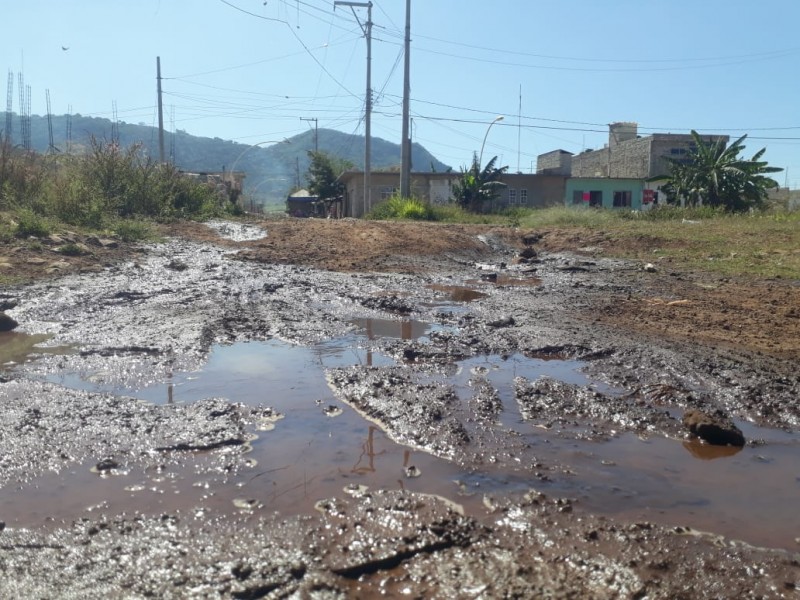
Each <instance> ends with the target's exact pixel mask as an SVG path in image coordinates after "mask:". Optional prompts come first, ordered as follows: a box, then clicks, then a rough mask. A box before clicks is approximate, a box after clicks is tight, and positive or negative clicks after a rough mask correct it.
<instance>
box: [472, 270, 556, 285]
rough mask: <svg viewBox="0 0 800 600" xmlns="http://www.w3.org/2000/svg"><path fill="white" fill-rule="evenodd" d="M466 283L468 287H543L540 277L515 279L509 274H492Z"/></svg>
mask: <svg viewBox="0 0 800 600" xmlns="http://www.w3.org/2000/svg"><path fill="white" fill-rule="evenodd" d="M465 283H466V284H467V285H479V284H482V283H492V284H494V285H496V286H499V287H502V286H508V287H538V286H540V285H542V280H541V279H539V278H538V277H514V276H512V275H508V274H507V273H492V274H490V275H485V276H482V277H481V278H480V279H468V280H467V281H466V282H465Z"/></svg>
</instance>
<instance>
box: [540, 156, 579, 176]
mask: <svg viewBox="0 0 800 600" xmlns="http://www.w3.org/2000/svg"><path fill="white" fill-rule="evenodd" d="M536 174H537V175H564V176H566V177H569V176H570V175H572V152H567V151H566V150H553V151H551V152H545V153H544V154H540V155H539V156H538V157H537V159H536Z"/></svg>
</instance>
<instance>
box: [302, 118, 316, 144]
mask: <svg viewBox="0 0 800 600" xmlns="http://www.w3.org/2000/svg"><path fill="white" fill-rule="evenodd" d="M300 120H301V121H314V152H319V123H318V122H317V117H300Z"/></svg>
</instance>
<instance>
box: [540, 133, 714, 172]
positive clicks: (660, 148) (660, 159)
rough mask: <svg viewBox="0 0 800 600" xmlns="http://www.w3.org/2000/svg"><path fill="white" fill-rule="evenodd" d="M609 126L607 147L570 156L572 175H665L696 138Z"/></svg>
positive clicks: (705, 138)
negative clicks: (642, 134)
mask: <svg viewBox="0 0 800 600" xmlns="http://www.w3.org/2000/svg"><path fill="white" fill-rule="evenodd" d="M608 129H609V131H608V144H607V145H606V146H605V147H604V148H602V149H601V150H587V151H585V152H582V153H581V154H576V155H573V156H572V157H571V162H572V170H571V175H572V177H611V178H627V179H653V178H657V177H666V176H668V175H669V173H670V166H671V165H670V160H668V159H675V160H678V161H681V160H685V159H686V155H687V154H688V153H689V151H690V150H693V149H694V148H695V141H694V138H693V137H692V136H691V135H689V134H678V133H654V134H652V135H648V136H645V137H641V136H639V135H638V125H637V124H636V123H628V122H621V123H612V124H611V125H609V128H608ZM701 139H702V140H703V141H704V142H710V143H714V142H716V141H718V140H722V141H724V142H725V143H727V142H728V141H729V140H730V138H729V136H727V135H704V136H701ZM548 154H552V153H548ZM542 156H547V155H542Z"/></svg>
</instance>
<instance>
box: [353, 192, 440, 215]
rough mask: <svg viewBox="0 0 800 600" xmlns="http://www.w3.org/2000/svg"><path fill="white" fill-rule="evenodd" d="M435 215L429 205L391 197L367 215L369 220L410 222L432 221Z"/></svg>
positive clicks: (413, 199) (419, 201) (418, 201)
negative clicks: (402, 220) (404, 220)
mask: <svg viewBox="0 0 800 600" xmlns="http://www.w3.org/2000/svg"><path fill="white" fill-rule="evenodd" d="M434 217H435V214H434V211H433V210H432V209H431V206H430V204H428V203H426V202H423V201H422V200H418V199H416V198H401V197H400V196H392V197H391V198H389V199H388V200H386V201H385V202H381V203H380V204H378V205H377V206H376V207H374V208H373V209H372V211H371V212H370V213H369V215H367V218H369V219H376V220H386V219H408V220H412V221H432V220H434Z"/></svg>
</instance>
